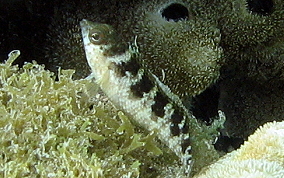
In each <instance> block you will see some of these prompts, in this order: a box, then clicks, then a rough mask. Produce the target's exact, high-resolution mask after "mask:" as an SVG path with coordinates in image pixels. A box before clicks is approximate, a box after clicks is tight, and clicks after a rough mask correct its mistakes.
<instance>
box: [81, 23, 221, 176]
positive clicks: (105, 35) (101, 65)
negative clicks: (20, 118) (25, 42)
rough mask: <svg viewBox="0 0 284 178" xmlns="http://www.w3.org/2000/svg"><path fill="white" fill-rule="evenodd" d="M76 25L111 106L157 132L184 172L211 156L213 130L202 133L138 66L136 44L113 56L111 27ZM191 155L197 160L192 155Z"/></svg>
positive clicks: (114, 37) (173, 97)
mask: <svg viewBox="0 0 284 178" xmlns="http://www.w3.org/2000/svg"><path fill="white" fill-rule="evenodd" d="M80 26H81V31H82V36H83V43H84V48H85V53H86V58H87V61H88V64H89V66H90V67H91V70H92V75H93V77H94V79H95V82H96V83H97V84H98V85H99V86H100V88H101V89H102V91H103V92H104V93H105V94H106V95H107V96H108V97H109V99H110V100H111V101H112V102H113V104H114V105H115V106H117V107H118V108H119V109H121V110H123V111H124V112H125V113H127V114H128V115H129V116H130V117H131V118H132V119H133V121H134V122H135V123H136V124H138V125H139V126H142V127H144V128H145V129H147V130H149V131H150V132H151V131H153V132H156V133H157V137H158V139H160V140H161V141H162V142H163V143H164V144H165V145H166V146H168V148H170V149H171V150H172V151H173V152H174V153H175V154H176V155H177V156H178V157H179V158H180V160H181V164H182V165H183V166H182V167H183V169H184V170H185V172H186V173H190V171H191V168H192V164H193V162H195V161H196V160H197V159H204V160H206V159H208V158H207V156H208V155H211V154H215V150H214V148H213V146H212V142H213V140H214V138H216V136H217V131H216V132H214V133H213V132H206V131H205V129H206V128H205V126H203V125H202V124H201V123H198V121H197V120H196V118H195V117H194V116H193V115H192V114H191V113H189V112H188V110H186V108H185V107H184V106H183V104H182V101H181V100H180V99H179V97H178V96H177V95H175V94H174V93H172V92H171V90H170V89H169V88H168V87H167V86H166V85H164V84H163V83H162V82H161V81H160V80H159V79H158V77H156V76H155V75H154V74H152V73H151V71H148V70H147V69H146V68H143V67H142V66H141V65H140V64H139V62H138V60H137V59H138V58H139V48H138V46H137V44H136V40H135V41H134V42H133V43H132V44H130V45H129V47H128V48H125V49H124V51H123V52H115V51H116V49H117V46H119V45H120V41H119V40H118V39H117V34H116V32H115V30H114V29H113V28H112V27H111V26H110V25H107V24H101V23H94V22H91V21H88V20H85V19H84V20H82V21H81V22H80ZM193 149H196V150H193ZM204 150H205V151H204ZM192 151H193V152H192ZM203 151H204V152H203ZM195 154H196V157H198V158H194V157H192V156H194V155H195ZM206 155H207V156H206Z"/></svg>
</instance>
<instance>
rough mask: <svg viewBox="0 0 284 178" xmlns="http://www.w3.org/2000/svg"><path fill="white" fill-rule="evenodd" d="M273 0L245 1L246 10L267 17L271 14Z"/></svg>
mask: <svg viewBox="0 0 284 178" xmlns="http://www.w3.org/2000/svg"><path fill="white" fill-rule="evenodd" d="M273 6H274V3H273V0H247V8H248V10H249V11H251V12H252V13H255V14H258V15H262V16H267V15H270V14H271V13H272V12H273Z"/></svg>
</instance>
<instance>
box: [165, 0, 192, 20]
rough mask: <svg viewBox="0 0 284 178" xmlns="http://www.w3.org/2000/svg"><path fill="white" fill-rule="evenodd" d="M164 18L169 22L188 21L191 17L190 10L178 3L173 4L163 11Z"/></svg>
mask: <svg viewBox="0 0 284 178" xmlns="http://www.w3.org/2000/svg"><path fill="white" fill-rule="evenodd" d="M161 13H162V17H163V18H165V19H166V20H167V21H174V22H178V21H181V20H186V19H187V18H188V16H189V12H188V9H187V8H186V7H185V6H183V5H181V4H178V3H173V4H170V5H169V6H167V7H166V8H165V9H163V10H162V12H161Z"/></svg>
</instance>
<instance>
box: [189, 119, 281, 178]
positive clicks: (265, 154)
mask: <svg viewBox="0 0 284 178" xmlns="http://www.w3.org/2000/svg"><path fill="white" fill-rule="evenodd" d="M283 143H284V121H282V122H270V123H267V124H265V125H263V126H261V127H260V128H259V129H257V130H256V131H255V133H254V134H253V135H251V136H249V138H248V141H246V142H245V143H244V144H243V145H242V146H241V148H239V149H238V150H236V151H233V152H232V153H229V154H227V155H226V156H224V157H223V158H221V159H220V160H219V161H217V162H216V163H214V164H212V165H210V166H209V167H207V168H204V170H203V171H201V172H200V173H199V174H198V175H196V176H195V177H194V178H206V177H208V178H221V177H231V178H240V177H255V178H256V177H257V178H267V177H271V178H280V177H284V164H283V163H284V152H283V149H284V144H283Z"/></svg>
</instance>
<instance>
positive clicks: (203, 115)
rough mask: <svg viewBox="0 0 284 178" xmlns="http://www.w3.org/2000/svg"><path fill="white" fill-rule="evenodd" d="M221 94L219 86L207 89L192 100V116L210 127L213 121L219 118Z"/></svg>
mask: <svg viewBox="0 0 284 178" xmlns="http://www.w3.org/2000/svg"><path fill="white" fill-rule="evenodd" d="M219 97H220V92H219V87H218V86H217V85H213V86H212V87H210V88H208V89H206V90H205V91H203V92H202V93H201V94H199V95H197V96H195V97H194V98H192V103H191V106H190V110H191V111H192V114H193V115H194V116H195V117H196V118H197V119H198V120H200V121H202V122H204V123H206V124H207V125H210V124H211V123H212V121H213V120H212V119H213V118H214V117H216V116H218V102H219Z"/></svg>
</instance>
